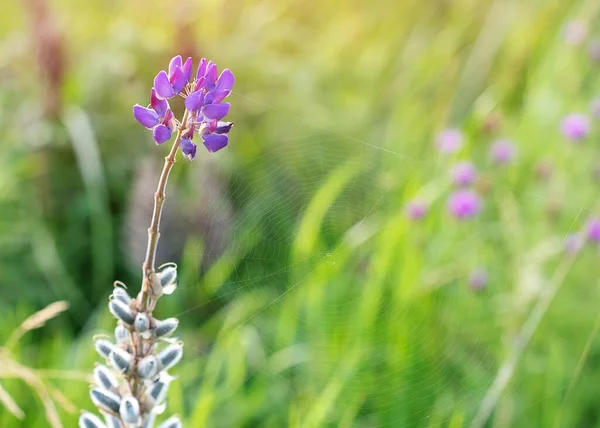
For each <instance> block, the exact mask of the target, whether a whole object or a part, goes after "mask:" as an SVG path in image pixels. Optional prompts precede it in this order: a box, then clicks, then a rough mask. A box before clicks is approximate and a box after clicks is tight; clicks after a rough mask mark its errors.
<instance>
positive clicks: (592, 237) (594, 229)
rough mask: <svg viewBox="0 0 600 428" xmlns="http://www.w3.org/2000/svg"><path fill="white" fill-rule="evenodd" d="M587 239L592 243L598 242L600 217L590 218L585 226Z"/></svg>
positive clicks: (599, 239)
mask: <svg viewBox="0 0 600 428" xmlns="http://www.w3.org/2000/svg"><path fill="white" fill-rule="evenodd" d="M586 235H587V239H588V240H589V241H592V242H596V243H598V242H600V217H592V218H591V219H589V220H588V222H587V225H586Z"/></svg>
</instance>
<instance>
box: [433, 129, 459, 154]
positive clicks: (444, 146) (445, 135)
mask: <svg viewBox="0 0 600 428" xmlns="http://www.w3.org/2000/svg"><path fill="white" fill-rule="evenodd" d="M462 144H463V135H462V133H461V132H460V131H459V130H458V129H446V130H444V131H442V132H440V133H439V134H438V135H437V137H436V139H435V145H436V147H437V149H438V151H439V152H440V153H444V154H449V153H454V152H456V151H458V150H460V148H461V147H462Z"/></svg>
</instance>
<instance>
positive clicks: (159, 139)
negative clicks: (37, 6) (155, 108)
mask: <svg viewBox="0 0 600 428" xmlns="http://www.w3.org/2000/svg"><path fill="white" fill-rule="evenodd" d="M152 138H154V141H156V144H162V143H164V142H165V141H169V139H170V138H171V130H170V129H169V128H167V127H166V126H165V125H158V126H157V127H156V128H154V130H153V131H152Z"/></svg>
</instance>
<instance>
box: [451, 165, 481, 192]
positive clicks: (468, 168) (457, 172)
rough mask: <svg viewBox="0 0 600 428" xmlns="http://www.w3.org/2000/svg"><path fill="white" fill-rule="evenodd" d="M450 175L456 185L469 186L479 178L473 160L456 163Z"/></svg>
mask: <svg viewBox="0 0 600 428" xmlns="http://www.w3.org/2000/svg"><path fill="white" fill-rule="evenodd" d="M450 176H451V178H452V182H453V183H454V185H455V186H458V187H464V186H469V185H471V184H473V182H474V181H475V179H476V178H477V169H475V165H473V164H472V163H471V162H460V163H457V164H456V165H454V167H453V168H452V170H451V171H450Z"/></svg>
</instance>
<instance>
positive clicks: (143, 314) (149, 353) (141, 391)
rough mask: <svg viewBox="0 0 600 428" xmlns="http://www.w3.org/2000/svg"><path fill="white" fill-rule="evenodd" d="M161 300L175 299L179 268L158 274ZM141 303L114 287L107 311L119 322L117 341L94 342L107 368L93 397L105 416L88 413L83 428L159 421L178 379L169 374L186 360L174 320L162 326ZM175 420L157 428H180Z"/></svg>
mask: <svg viewBox="0 0 600 428" xmlns="http://www.w3.org/2000/svg"><path fill="white" fill-rule="evenodd" d="M157 278H158V281H160V285H161V287H162V293H163V294H171V293H172V292H173V291H174V290H175V288H176V284H177V267H176V266H175V265H174V264H167V265H164V266H163V267H162V268H160V269H159V271H158V272H157ZM140 301H141V298H140V299H132V298H131V297H130V296H129V294H128V293H127V291H126V290H125V288H124V285H123V284H121V283H119V282H116V283H115V289H114V291H113V293H112V295H111V296H110V302H109V304H108V309H109V310H110V312H111V313H112V314H113V315H114V316H115V318H117V320H118V323H117V327H116V328H115V333H114V340H111V339H110V338H108V337H105V336H98V337H96V338H95V341H96V351H97V352H98V354H99V355H100V356H101V357H102V358H104V360H105V364H102V365H98V366H96V368H95V369H94V384H93V385H92V388H91V390H90V397H91V399H92V402H93V403H94V405H95V406H96V407H97V408H98V410H99V411H100V413H101V414H102V415H103V416H104V421H103V420H102V419H101V418H99V417H98V416H96V415H94V414H92V413H88V412H84V413H82V414H81V416H80V418H79V427H80V428H154V426H155V425H154V424H155V422H156V418H157V417H158V416H159V415H160V414H162V413H163V412H164V410H165V407H166V398H167V391H168V389H169V384H170V383H171V382H172V381H173V380H174V379H175V378H174V377H172V376H171V375H169V373H168V372H167V371H168V370H169V369H170V368H171V367H173V366H175V365H176V364H177V363H178V362H179V361H180V360H181V358H182V356H183V345H182V343H181V342H180V341H178V340H177V339H174V338H172V337H171V335H172V334H173V332H174V331H175V330H176V329H177V326H178V324H179V321H178V320H177V319H176V318H167V319H164V320H158V319H156V318H154V317H153V316H152V307H149V308H146V309H145V310H140ZM181 426H182V424H181V421H180V420H179V418H178V417H177V416H171V417H170V418H168V419H167V420H165V421H164V422H162V423H161V424H160V425H158V427H157V428H181Z"/></svg>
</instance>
